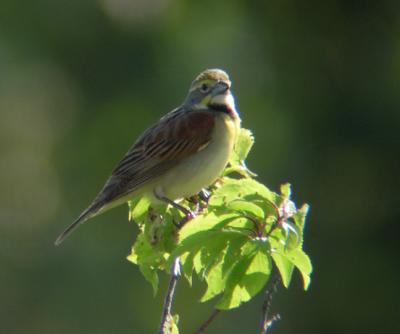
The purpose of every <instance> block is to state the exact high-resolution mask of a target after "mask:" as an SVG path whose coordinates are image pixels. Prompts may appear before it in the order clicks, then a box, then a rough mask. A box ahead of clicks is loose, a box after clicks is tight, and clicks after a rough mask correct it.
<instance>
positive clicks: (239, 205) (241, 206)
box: [227, 199, 265, 219]
mask: <svg viewBox="0 0 400 334" xmlns="http://www.w3.org/2000/svg"><path fill="white" fill-rule="evenodd" d="M227 207H228V208H229V209H231V210H233V211H236V212H239V213H241V214H243V215H250V216H253V217H257V218H261V219H262V218H264V217H265V214H264V211H263V209H261V208H260V207H259V206H258V205H257V204H254V203H252V202H247V201H244V200H240V199H238V200H233V201H232V202H230V203H228V205H227Z"/></svg>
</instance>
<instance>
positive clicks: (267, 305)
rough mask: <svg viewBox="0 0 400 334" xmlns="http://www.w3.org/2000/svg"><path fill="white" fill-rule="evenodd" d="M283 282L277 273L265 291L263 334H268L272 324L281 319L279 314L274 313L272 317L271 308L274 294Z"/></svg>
mask: <svg viewBox="0 0 400 334" xmlns="http://www.w3.org/2000/svg"><path fill="white" fill-rule="evenodd" d="M280 282H281V278H280V276H279V275H278V274H275V275H274V276H273V277H272V279H271V283H270V284H269V285H268V288H267V290H266V291H265V295H266V296H265V300H264V303H263V306H262V321H261V334H266V333H267V332H268V331H269V329H270V328H271V327H272V325H273V324H274V323H275V322H276V321H278V320H280V315H279V314H274V315H272V316H271V317H270V316H269V311H270V309H271V304H272V296H273V294H274V293H275V292H276V291H277V289H278V285H279V283H280Z"/></svg>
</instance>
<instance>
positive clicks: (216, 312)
mask: <svg viewBox="0 0 400 334" xmlns="http://www.w3.org/2000/svg"><path fill="white" fill-rule="evenodd" d="M220 313H221V311H220V310H217V309H215V310H214V311H213V313H211V315H210V316H209V317H208V319H207V320H206V321H204V322H203V323H202V324H201V326H200V327H199V328H198V329H197V330H196V331H195V332H194V333H193V334H200V333H204V332H205V331H206V329H207V327H208V326H209V325H210V324H211V323H212V322H213V321H214V319H215V318H216V317H217V315H219V314H220Z"/></svg>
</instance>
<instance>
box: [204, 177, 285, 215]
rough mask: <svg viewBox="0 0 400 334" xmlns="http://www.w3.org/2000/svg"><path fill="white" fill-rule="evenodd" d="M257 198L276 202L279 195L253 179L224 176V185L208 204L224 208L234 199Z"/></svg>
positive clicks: (216, 191)
mask: <svg viewBox="0 0 400 334" xmlns="http://www.w3.org/2000/svg"><path fill="white" fill-rule="evenodd" d="M256 198H259V199H263V200H267V201H269V202H272V203H276V202H277V200H278V198H279V196H278V195H277V194H275V193H273V192H271V191H270V190H269V189H268V188H267V187H265V186H264V185H262V184H261V183H259V182H257V181H255V180H252V179H240V180H236V179H231V178H224V179H223V184H222V186H221V187H220V188H218V189H216V190H215V191H214V193H213V195H212V196H211V198H210V200H209V202H208V205H209V207H211V208H212V209H214V208H215V209H221V208H222V209H223V208H224V206H225V205H227V204H228V203H230V202H232V201H234V200H237V199H244V200H248V199H252V200H253V199H256Z"/></svg>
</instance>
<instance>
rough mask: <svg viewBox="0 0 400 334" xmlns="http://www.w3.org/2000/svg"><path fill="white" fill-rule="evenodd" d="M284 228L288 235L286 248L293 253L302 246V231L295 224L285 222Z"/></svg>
mask: <svg viewBox="0 0 400 334" xmlns="http://www.w3.org/2000/svg"><path fill="white" fill-rule="evenodd" d="M282 228H283V230H284V231H285V234H286V240H285V247H286V250H288V251H291V250H293V249H295V248H298V247H299V245H300V240H301V235H302V231H301V230H300V228H299V227H298V226H296V225H295V224H293V223H291V222H289V221H285V222H283V223H282Z"/></svg>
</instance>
